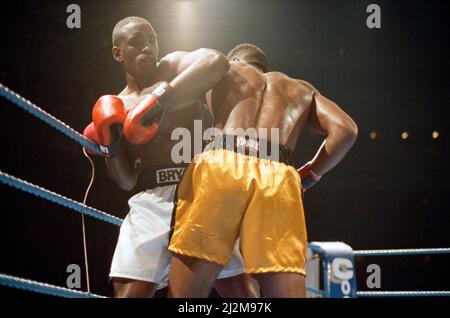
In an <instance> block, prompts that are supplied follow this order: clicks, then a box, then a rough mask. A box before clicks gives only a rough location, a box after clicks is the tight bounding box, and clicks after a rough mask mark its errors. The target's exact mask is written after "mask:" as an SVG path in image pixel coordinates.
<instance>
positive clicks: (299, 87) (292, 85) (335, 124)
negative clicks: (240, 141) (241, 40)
mask: <svg viewBox="0 0 450 318" xmlns="http://www.w3.org/2000/svg"><path fill="white" fill-rule="evenodd" d="M230 64H231V67H230V71H229V72H228V74H227V75H226V77H225V78H224V79H223V80H222V81H221V82H220V83H219V84H218V85H217V86H216V87H215V88H214V89H213V91H212V94H211V102H212V107H211V106H210V107H211V112H212V113H213V115H214V125H215V127H216V128H218V129H221V130H224V129H226V128H243V129H247V128H250V127H253V128H278V129H279V143H280V144H282V145H285V146H287V147H289V148H290V149H294V148H295V145H296V143H297V139H298V137H299V134H300V132H301V130H302V129H303V128H304V127H305V126H308V127H309V128H310V129H312V130H313V131H314V132H316V133H319V134H322V135H325V136H326V137H327V140H328V141H327V142H328V146H329V147H330V148H333V149H332V150H333V156H332V158H331V157H330V156H326V157H327V158H326V160H325V158H324V160H321V158H322V157H325V155H319V157H318V158H316V159H319V160H317V161H318V162H317V164H318V165H319V167H317V170H318V171H320V172H321V173H325V172H327V171H328V170H330V169H331V168H332V167H334V166H335V165H336V164H337V162H339V161H340V160H341V159H342V157H343V156H344V155H345V153H346V152H347V150H348V149H349V148H350V147H349V146H348V145H347V144H351V145H352V144H353V143H354V141H355V138H356V135H357V127H356V124H355V122H354V121H353V120H352V119H351V118H350V117H349V116H348V115H347V114H346V113H345V112H344V111H343V110H342V109H341V108H339V106H338V105H336V104H335V103H334V102H332V101H331V100H329V99H327V98H325V97H324V96H322V95H320V93H319V92H318V91H317V90H316V89H315V88H314V87H313V86H312V85H311V84H309V83H307V82H305V81H302V80H298V79H293V78H290V77H289V76H287V75H286V74H283V73H281V72H269V73H262V72H261V71H259V70H258V69H256V68H255V67H253V66H251V65H250V64H246V63H243V62H232V63H230ZM268 135H269V138H270V129H269V130H268ZM351 145H350V146H351ZM334 146H338V147H334Z"/></svg>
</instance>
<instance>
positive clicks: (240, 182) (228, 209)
mask: <svg viewBox="0 0 450 318" xmlns="http://www.w3.org/2000/svg"><path fill="white" fill-rule="evenodd" d="M279 147H283V146H279ZM284 149H286V148H284ZM300 184H301V183H300V177H299V175H298V173H297V171H296V169H295V168H294V167H292V166H290V165H287V164H285V163H282V162H278V161H273V160H268V159H262V158H257V157H254V156H251V155H246V154H242V153H238V152H236V151H235V150H226V149H212V150H207V151H205V152H203V153H202V154H200V155H199V156H198V158H196V160H195V161H194V162H192V163H191V164H190V165H189V166H188V167H187V168H186V170H185V172H184V174H183V177H182V179H181V182H180V184H179V186H178V199H177V202H176V211H175V214H174V216H173V217H174V218H175V219H174V228H173V233H172V237H171V241H170V245H169V250H170V251H172V252H175V253H178V254H182V255H187V256H192V257H195V258H200V259H203V260H207V261H211V262H215V263H218V264H221V265H226V264H227V263H228V259H229V257H230V255H231V254H232V252H233V247H234V244H235V241H236V239H237V238H238V237H240V249H241V254H242V256H243V258H244V262H245V267H246V272H247V273H267V272H296V273H301V274H305V255H306V242H307V238H306V225H305V218H304V212H303V204H302V195H301V188H300V187H301V185H300Z"/></svg>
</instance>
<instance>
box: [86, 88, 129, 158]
mask: <svg viewBox="0 0 450 318" xmlns="http://www.w3.org/2000/svg"><path fill="white" fill-rule="evenodd" d="M125 117H126V112H125V107H124V105H123V102H122V100H121V99H120V98H119V97H117V96H113V95H105V96H102V97H100V99H99V100H98V101H97V102H96V103H95V105H94V108H93V109H92V120H93V122H94V127H95V131H96V133H97V138H98V142H99V144H100V149H101V151H102V152H103V154H104V155H105V156H108V157H115V156H117V155H118V154H120V153H121V152H122V150H123V149H122V145H121V143H122V136H123V133H122V125H123V122H124V120H125Z"/></svg>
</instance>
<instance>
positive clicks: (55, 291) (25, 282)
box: [0, 273, 106, 298]
mask: <svg viewBox="0 0 450 318" xmlns="http://www.w3.org/2000/svg"><path fill="white" fill-rule="evenodd" d="M0 285H3V286H7V287H12V288H17V289H22V290H28V291H32V292H36V293H41V294H47V295H52V296H58V297H66V298H106V297H105V296H100V295H96V294H92V293H86V292H82V291H78V290H73V289H68V288H64V287H59V286H54V285H50V284H46V283H41V282H37V281H33V280H29V279H25V278H19V277H14V276H10V275H6V274H1V273H0Z"/></svg>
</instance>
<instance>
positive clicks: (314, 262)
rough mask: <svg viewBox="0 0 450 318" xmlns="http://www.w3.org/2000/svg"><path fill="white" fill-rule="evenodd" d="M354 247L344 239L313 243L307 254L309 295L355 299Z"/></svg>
mask: <svg viewBox="0 0 450 318" xmlns="http://www.w3.org/2000/svg"><path fill="white" fill-rule="evenodd" d="M354 264H355V261H354V257H353V249H352V248H351V247H350V246H348V245H347V244H345V243H343V242H311V243H309V244H308V250H307V253H306V286H307V287H306V297H309V298H354V297H356V273H355V266H354Z"/></svg>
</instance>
